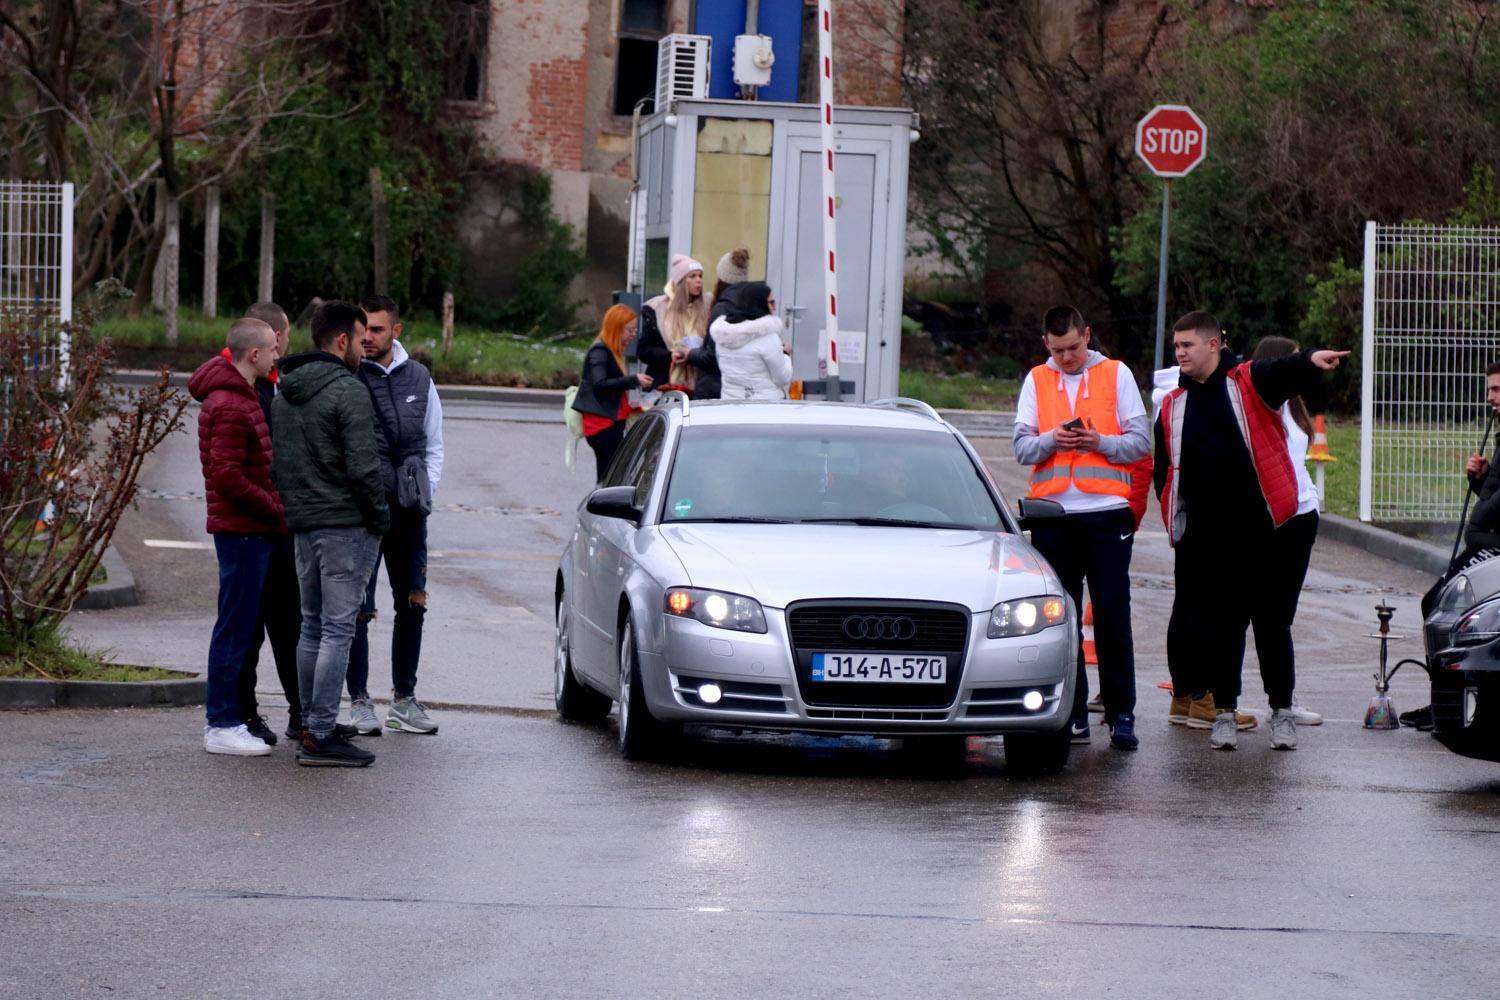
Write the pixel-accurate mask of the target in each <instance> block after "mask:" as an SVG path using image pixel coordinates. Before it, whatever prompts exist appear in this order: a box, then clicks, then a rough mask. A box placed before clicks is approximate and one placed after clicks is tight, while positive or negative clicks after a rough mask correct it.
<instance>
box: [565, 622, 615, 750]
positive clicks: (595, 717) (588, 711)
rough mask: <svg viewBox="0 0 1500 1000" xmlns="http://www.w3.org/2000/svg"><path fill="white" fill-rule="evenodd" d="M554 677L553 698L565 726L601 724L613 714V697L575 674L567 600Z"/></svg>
mask: <svg viewBox="0 0 1500 1000" xmlns="http://www.w3.org/2000/svg"><path fill="white" fill-rule="evenodd" d="M552 673H553V683H552V697H553V701H555V702H556V703H557V715H558V717H559V718H560V719H562V720H563V721H564V722H600V721H602V720H603V719H604V717H605V716H606V715H608V714H609V706H610V704H611V702H610V699H609V696H608V695H603V694H600V693H599V692H598V691H595V690H594V689H593V688H591V687H589V686H588V685H586V684H584V683H582V682H580V681H579V680H578V678H577V676H575V675H574V673H573V656H572V643H571V641H570V633H569V631H568V602H567V601H566V600H563V601H560V602H558V605H557V639H556V642H555V644H554V647H553V666H552Z"/></svg>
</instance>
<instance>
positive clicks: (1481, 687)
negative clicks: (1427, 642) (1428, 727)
mask: <svg viewBox="0 0 1500 1000" xmlns="http://www.w3.org/2000/svg"><path fill="white" fill-rule="evenodd" d="M1430 638H1431V636H1429V639H1430ZM1427 675H1428V677H1429V678H1430V680H1431V681H1432V723H1433V728H1432V735H1433V736H1434V737H1436V738H1437V739H1438V741H1439V742H1441V743H1442V744H1443V746H1445V747H1447V748H1448V749H1449V750H1452V751H1453V752H1454V753H1457V754H1461V755H1462V756H1465V757H1474V758H1477V759H1479V760H1492V761H1500V639H1496V640H1492V641H1490V642H1488V643H1484V644H1483V645H1478V646H1457V647H1450V648H1447V649H1440V650H1439V651H1438V652H1436V653H1433V654H1432V655H1431V656H1429V657H1428V659H1427Z"/></svg>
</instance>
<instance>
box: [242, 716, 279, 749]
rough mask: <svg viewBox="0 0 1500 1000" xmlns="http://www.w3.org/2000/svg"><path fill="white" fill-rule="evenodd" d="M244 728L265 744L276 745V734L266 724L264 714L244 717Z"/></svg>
mask: <svg viewBox="0 0 1500 1000" xmlns="http://www.w3.org/2000/svg"><path fill="white" fill-rule="evenodd" d="M245 728H246V729H248V730H250V735H251V736H254V737H255V738H256V739H258V740H260V741H261V742H262V743H264V744H265V745H266V746H268V747H274V746H275V745H276V734H275V733H273V732H271V728H270V727H269V726H267V725H266V717H265V716H264V715H252V716H251V717H250V718H248V719H246V720H245Z"/></svg>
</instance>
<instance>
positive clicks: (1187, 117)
mask: <svg viewBox="0 0 1500 1000" xmlns="http://www.w3.org/2000/svg"><path fill="white" fill-rule="evenodd" d="M1206 152H1208V126H1207V125H1205V124H1203V119H1201V118H1199V117H1198V116H1197V115H1196V114H1194V113H1193V109H1192V108H1190V107H1187V106H1186V105H1183V104H1158V105H1157V106H1156V107H1154V108H1152V109H1151V111H1150V113H1149V114H1147V115H1146V117H1144V118H1142V119H1141V120H1140V122H1139V123H1138V124H1137V125H1136V127H1135V155H1137V156H1139V157H1140V158H1141V159H1143V160H1145V161H1146V166H1148V167H1150V168H1151V170H1152V171H1153V172H1154V173H1155V174H1156V175H1157V176H1158V177H1184V176H1186V175H1187V174H1188V173H1189V172H1190V171H1191V170H1192V169H1193V168H1194V167H1196V166H1197V165H1198V164H1200V163H1202V162H1203V155H1204V154H1205V153H1206Z"/></svg>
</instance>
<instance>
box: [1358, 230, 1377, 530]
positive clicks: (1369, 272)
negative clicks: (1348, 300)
mask: <svg viewBox="0 0 1500 1000" xmlns="http://www.w3.org/2000/svg"><path fill="white" fill-rule="evenodd" d="M1361 322H1362V325H1363V330H1362V332H1361V336H1360V359H1359V361H1360V372H1359V519H1360V520H1361V521H1365V522H1367V523H1368V522H1369V521H1371V520H1373V519H1374V518H1373V516H1372V514H1373V506H1374V505H1373V502H1372V500H1373V497H1374V486H1375V469H1374V462H1375V223H1373V222H1366V223H1365V273H1364V315H1363V319H1362V321H1361Z"/></svg>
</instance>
